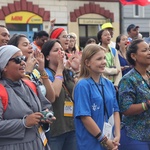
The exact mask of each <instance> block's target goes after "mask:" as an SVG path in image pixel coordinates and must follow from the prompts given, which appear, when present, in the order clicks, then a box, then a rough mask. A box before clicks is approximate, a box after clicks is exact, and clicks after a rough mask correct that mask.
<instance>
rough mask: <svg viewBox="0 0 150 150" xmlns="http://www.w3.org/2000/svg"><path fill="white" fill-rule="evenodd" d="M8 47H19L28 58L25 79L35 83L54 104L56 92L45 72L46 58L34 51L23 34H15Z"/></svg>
mask: <svg viewBox="0 0 150 150" xmlns="http://www.w3.org/2000/svg"><path fill="white" fill-rule="evenodd" d="M8 45H14V46H16V47H18V48H19V49H20V50H21V51H22V53H23V55H25V56H26V59H27V60H26V64H27V65H26V74H25V76H24V78H26V79H30V80H31V81H34V82H35V83H36V84H37V85H38V86H39V87H40V89H41V91H42V93H43V95H44V96H46V98H47V99H48V100H49V101H51V102H53V101H54V99H55V95H54V90H53V87H52V85H51V81H50V80H49V79H48V76H47V74H46V71H45V70H44V56H43V54H42V53H41V52H39V51H34V50H33V49H32V46H31V44H30V42H29V40H28V39H27V37H26V36H25V35H23V34H14V35H13V36H12V38H11V39H10V40H9V42H8Z"/></svg>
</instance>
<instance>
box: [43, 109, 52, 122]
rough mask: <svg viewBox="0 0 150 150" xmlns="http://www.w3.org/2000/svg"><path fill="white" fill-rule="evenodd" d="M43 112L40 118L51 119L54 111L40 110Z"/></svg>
mask: <svg viewBox="0 0 150 150" xmlns="http://www.w3.org/2000/svg"><path fill="white" fill-rule="evenodd" d="M41 113H42V114H43V118H41V120H51V119H52V117H54V113H53V112H52V111H41Z"/></svg>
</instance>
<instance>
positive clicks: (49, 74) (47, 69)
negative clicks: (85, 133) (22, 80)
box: [45, 68, 55, 82]
mask: <svg viewBox="0 0 150 150" xmlns="http://www.w3.org/2000/svg"><path fill="white" fill-rule="evenodd" d="M45 70H46V72H47V74H48V77H49V79H50V80H51V81H52V82H53V81H54V80H55V78H54V75H53V73H52V71H51V70H50V69H49V68H45Z"/></svg>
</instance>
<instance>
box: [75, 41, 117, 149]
mask: <svg viewBox="0 0 150 150" xmlns="http://www.w3.org/2000/svg"><path fill="white" fill-rule="evenodd" d="M105 66H106V59H105V52H104V50H103V49H102V47H101V46H98V45H96V44H89V45H87V46H86V47H85V49H84V50H83V54H82V59H81V70H80V77H79V81H78V82H77V84H76V86H75V88H74V106H75V108H74V118H75V127H76V130H75V131H76V138H77V149H78V150H85V149H86V150H104V149H106V148H107V149H113V150H117V149H118V146H119V140H120V118H119V113H118V111H119V108H118V104H117V100H116V92H115V88H114V86H113V84H112V82H111V81H110V80H108V79H106V78H104V77H103V76H102V73H103V72H104V69H105ZM104 126H105V127H104ZM113 129H114V130H113Z"/></svg>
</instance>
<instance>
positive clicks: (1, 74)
mask: <svg viewBox="0 0 150 150" xmlns="http://www.w3.org/2000/svg"><path fill="white" fill-rule="evenodd" d="M25 67H26V63H25V56H23V54H22V52H21V50H20V49H19V48H17V47H15V46H12V45H6V46H2V47H0V79H1V80H0V83H1V84H2V85H3V86H4V87H5V89H6V91H7V94H8V104H7V107H6V110H5V111H4V108H3V104H4V103H3V102H4V99H3V98H2V97H0V150H10V149H13V150H45V149H47V150H50V148H49V146H48V145H47V139H46V138H45V133H44V131H43V129H42V121H41V119H42V118H43V117H44V116H43V115H42V113H41V111H42V110H46V111H48V110H50V109H51V104H50V103H49V102H48V100H47V99H45V97H44V96H43V95H42V93H41V91H40V90H39V88H38V87H37V92H38V96H37V95H36V94H35V93H34V92H33V91H32V90H31V88H29V87H28V86H27V85H26V84H25V83H24V82H23V81H22V80H21V79H22V77H24V75H25ZM53 119H54V118H53ZM50 122H51V121H49V120H46V121H44V123H50Z"/></svg>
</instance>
